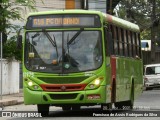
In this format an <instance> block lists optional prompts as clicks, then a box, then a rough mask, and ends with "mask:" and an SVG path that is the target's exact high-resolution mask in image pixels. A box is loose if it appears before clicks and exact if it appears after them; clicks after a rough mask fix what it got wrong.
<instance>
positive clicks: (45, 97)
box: [24, 86, 106, 105]
mask: <svg viewBox="0 0 160 120" xmlns="http://www.w3.org/2000/svg"><path fill="white" fill-rule="evenodd" d="M105 101H106V86H100V87H99V88H97V89H94V90H85V91H71V92H46V91H32V90H30V89H28V88H24V103H25V104H26V105H27V104H52V105H56V104H98V103H105Z"/></svg>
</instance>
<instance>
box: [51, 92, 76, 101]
mask: <svg viewBox="0 0 160 120" xmlns="http://www.w3.org/2000/svg"><path fill="white" fill-rule="evenodd" d="M77 95H78V93H73V94H50V97H51V99H54V100H61V99H75V98H76V97H77Z"/></svg>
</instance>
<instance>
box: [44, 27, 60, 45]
mask: <svg viewBox="0 0 160 120" xmlns="http://www.w3.org/2000/svg"><path fill="white" fill-rule="evenodd" d="M42 32H43V33H44V34H45V35H46V36H47V38H48V39H49V41H50V42H51V43H52V45H53V46H54V47H57V46H56V42H55V41H54V40H55V37H54V36H53V37H54V40H53V39H52V38H51V36H50V35H49V34H48V32H46V30H45V29H43V30H42Z"/></svg>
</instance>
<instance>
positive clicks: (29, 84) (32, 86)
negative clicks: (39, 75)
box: [24, 78, 42, 90]
mask: <svg viewBox="0 0 160 120" xmlns="http://www.w3.org/2000/svg"><path fill="white" fill-rule="evenodd" d="M24 83H25V84H24V85H25V87H27V88H29V89H31V90H42V88H41V87H40V86H39V85H38V84H37V83H35V82H34V81H33V80H31V79H29V78H25V79H24Z"/></svg>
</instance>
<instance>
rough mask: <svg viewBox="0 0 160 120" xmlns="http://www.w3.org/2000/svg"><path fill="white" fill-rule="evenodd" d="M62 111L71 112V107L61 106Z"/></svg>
mask: <svg viewBox="0 0 160 120" xmlns="http://www.w3.org/2000/svg"><path fill="white" fill-rule="evenodd" d="M62 110H63V111H68V110H71V106H67V105H66V106H62Z"/></svg>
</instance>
